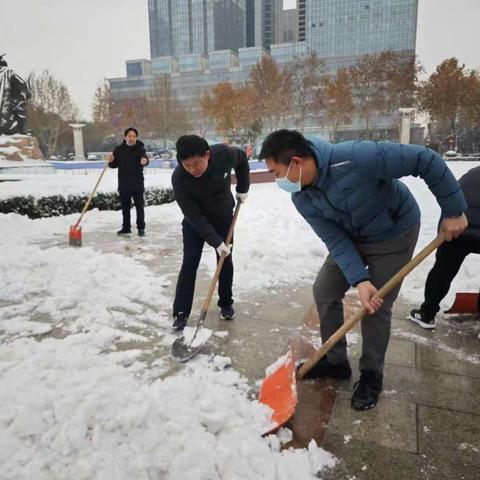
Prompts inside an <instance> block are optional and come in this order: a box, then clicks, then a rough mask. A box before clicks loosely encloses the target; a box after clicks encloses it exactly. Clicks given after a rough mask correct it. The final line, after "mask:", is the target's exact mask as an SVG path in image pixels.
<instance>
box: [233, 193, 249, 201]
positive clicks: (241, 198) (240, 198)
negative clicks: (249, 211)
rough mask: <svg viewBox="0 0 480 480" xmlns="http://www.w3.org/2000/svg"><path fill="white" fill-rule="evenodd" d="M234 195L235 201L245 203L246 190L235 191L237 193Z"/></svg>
mask: <svg viewBox="0 0 480 480" xmlns="http://www.w3.org/2000/svg"><path fill="white" fill-rule="evenodd" d="M235 197H236V199H237V202H240V203H245V201H246V200H247V198H248V192H245V193H238V192H237V195H236V196H235Z"/></svg>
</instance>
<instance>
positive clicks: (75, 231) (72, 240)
mask: <svg viewBox="0 0 480 480" xmlns="http://www.w3.org/2000/svg"><path fill="white" fill-rule="evenodd" d="M68 243H69V244H70V245H71V246H72V247H81V246H82V227H75V225H70V230H69V232H68Z"/></svg>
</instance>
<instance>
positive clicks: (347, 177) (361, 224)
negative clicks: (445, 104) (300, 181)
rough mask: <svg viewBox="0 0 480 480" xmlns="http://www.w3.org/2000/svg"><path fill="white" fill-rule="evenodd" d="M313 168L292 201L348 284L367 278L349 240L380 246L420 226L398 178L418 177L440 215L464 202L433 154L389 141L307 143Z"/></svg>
mask: <svg viewBox="0 0 480 480" xmlns="http://www.w3.org/2000/svg"><path fill="white" fill-rule="evenodd" d="M311 148H312V151H313V153H314V155H315V159H316V161H317V163H318V166H319V174H318V177H317V178H316V179H315V181H314V183H313V184H312V185H311V186H310V187H307V188H303V189H302V191H301V192H298V193H294V194H293V195H292V200H293V203H294V204H295V206H296V207H297V210H298V211H299V212H300V213H301V214H302V215H303V217H305V219H306V220H307V222H308V223H309V224H310V225H311V226H312V228H313V230H314V231H315V233H316V234H317V235H318V236H319V237H320V238H321V239H322V240H323V242H324V243H325V244H326V246H327V248H328V250H329V252H330V254H331V255H332V256H333V258H334V259H335V261H336V263H337V265H338V266H339V267H340V268H341V270H342V272H343V274H344V275H345V277H346V278H347V280H348V281H349V283H350V284H351V285H356V284H357V283H358V282H360V281H362V280H367V279H369V275H368V270H367V268H366V267H365V264H364V263H363V260H362V259H361V258H360V255H359V253H358V251H357V249H356V248H355V245H354V243H355V242H365V243H370V242H381V241H383V240H387V239H389V238H393V237H395V236H397V235H400V234H401V233H402V232H403V231H405V230H406V229H408V228H409V227H412V226H414V225H416V224H418V223H419V222H420V209H419V207H418V204H417V202H416V200H415V198H414V197H413V195H412V194H411V193H410V190H408V188H407V187H406V186H405V185H404V184H403V183H402V182H400V181H399V180H397V179H398V178H401V177H405V176H408V175H414V176H419V177H421V178H422V179H423V180H425V182H426V183H427V185H428V187H429V188H430V190H431V191H432V193H433V194H434V195H435V197H436V198H437V201H438V203H439V205H440V207H441V209H442V215H443V216H444V217H453V216H457V215H459V214H461V213H462V212H465V211H466V210H467V204H466V201H465V198H464V196H463V193H462V191H461V189H460V186H459V184H458V182H457V180H456V179H455V177H454V176H453V174H452V172H451V171H450V170H449V168H448V167H447V165H446V163H445V162H444V160H443V159H442V157H440V155H438V154H437V153H435V152H434V151H433V150H430V149H428V148H424V147H420V146H416V145H400V144H397V143H390V142H369V141H355V142H343V143H339V144H336V145H333V144H331V143H328V142H324V141H322V140H319V141H315V142H312V143H311Z"/></svg>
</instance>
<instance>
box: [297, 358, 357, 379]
mask: <svg viewBox="0 0 480 480" xmlns="http://www.w3.org/2000/svg"><path fill="white" fill-rule="evenodd" d="M351 376H352V369H351V368H350V363H349V361H348V360H345V361H344V362H342V363H336V364H333V363H328V360H327V357H323V358H322V359H321V360H320V361H319V362H318V363H317V364H316V365H315V366H314V367H313V368H312V369H311V370H310V371H309V372H308V373H307V374H306V375H305V377H303V378H307V379H313V378H324V377H329V378H334V379H336V380H348V379H349V378H350V377H351Z"/></svg>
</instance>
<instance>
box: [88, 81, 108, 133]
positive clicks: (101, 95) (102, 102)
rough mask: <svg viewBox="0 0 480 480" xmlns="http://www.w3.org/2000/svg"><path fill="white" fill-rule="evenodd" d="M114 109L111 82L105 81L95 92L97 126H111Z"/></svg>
mask: <svg viewBox="0 0 480 480" xmlns="http://www.w3.org/2000/svg"><path fill="white" fill-rule="evenodd" d="M111 109H112V92H111V88H110V82H109V81H108V80H104V81H103V83H102V84H101V85H99V86H98V87H97V89H96V90H95V96H94V99H93V104H92V111H93V121H94V122H95V123H97V124H110V121H111Z"/></svg>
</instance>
